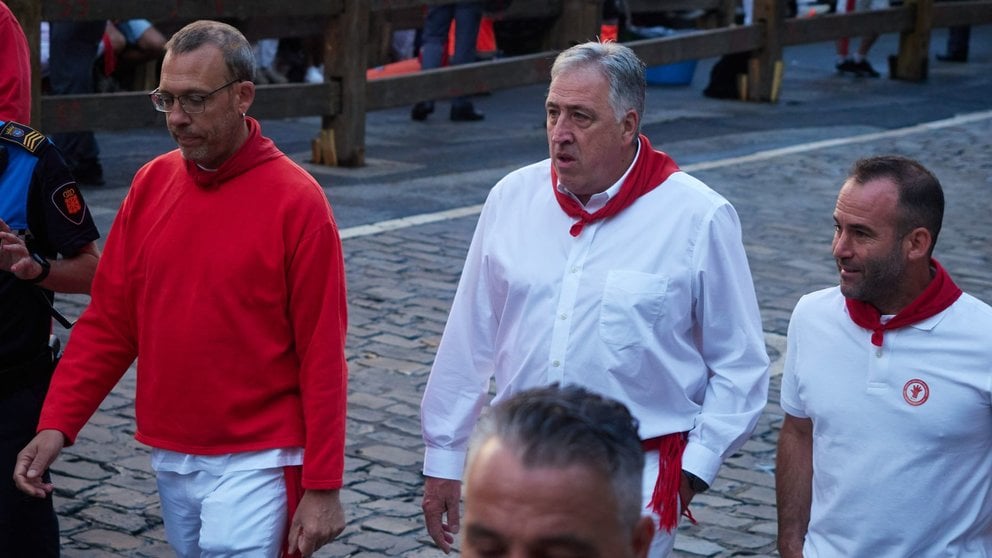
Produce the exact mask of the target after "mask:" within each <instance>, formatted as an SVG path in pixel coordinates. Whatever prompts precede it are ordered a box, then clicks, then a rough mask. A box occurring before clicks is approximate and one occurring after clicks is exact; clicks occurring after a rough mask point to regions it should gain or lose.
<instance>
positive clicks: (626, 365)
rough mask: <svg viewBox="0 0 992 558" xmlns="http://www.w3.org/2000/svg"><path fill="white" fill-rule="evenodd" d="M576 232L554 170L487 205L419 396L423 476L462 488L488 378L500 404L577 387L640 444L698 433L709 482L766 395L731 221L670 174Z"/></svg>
mask: <svg viewBox="0 0 992 558" xmlns="http://www.w3.org/2000/svg"><path fill="white" fill-rule="evenodd" d="M628 172H629V169H628ZM622 181H623V177H621V179H620V181H618V182H617V183H616V184H614V185H613V186H612V187H611V188H610V189H609V190H607V191H606V192H603V193H601V194H597V195H596V196H593V198H592V199H590V200H589V202H588V203H587V205H586V209H587V210H589V211H590V212H593V211H595V210H596V209H597V208H598V207H601V206H602V205H603V204H605V202H606V201H607V200H608V199H609V197H610V196H612V195H614V194H615V193H616V192H617V191H618V190H619V188H620V184H622ZM573 222H574V220H573V219H572V218H570V217H568V216H567V215H566V214H565V213H564V211H562V209H561V207H560V206H559V204H558V202H557V200H556V199H555V196H554V192H553V190H552V187H551V163H550V160H545V161H542V162H540V163H536V164H533V165H530V166H528V167H524V168H522V169H520V170H517V171H515V172H513V173H511V174H509V175H508V176H506V177H505V178H504V179H503V180H501V181H500V182H499V183H498V184H497V185H496V186H495V187H494V188H493V190H492V191H491V192H490V194H489V197H488V199H487V201H486V204H485V206H484V208H483V210H482V214H481V216H480V218H479V223H478V226H477V228H476V231H475V235H474V237H473V239H472V244H471V247H470V248H469V252H468V256H467V259H466V262H465V267H464V270H463V271H462V277H461V280H460V282H459V285H458V290H457V292H456V294H455V299H454V301H453V303H452V308H451V314H450V316H449V318H448V322H447V325H446V327H445V331H444V334H443V336H442V340H441V344H440V346H439V347H438V352H437V357H436V359H435V361H434V366H433V368H432V370H431V375H430V379H429V380H428V383H427V388H426V391H425V393H424V399H423V404H422V407H421V424H422V427H423V433H424V441H425V444H426V446H427V451H426V455H425V459H424V474H426V475H428V476H432V477H440V478H449V479H460V478H461V476H462V472H463V468H464V462H465V455H466V451H467V446H468V440H469V437H470V435H471V432H472V430H473V428H474V426H475V423H476V421H477V420H478V417H479V414H480V412H481V410H482V408H483V406H484V405H486V403H487V402H488V399H489V396H488V393H489V384H490V379H491V378H492V377H494V376H495V379H496V396H495V398H494V399H493V402H498V401H499V400H502V399H504V398H506V397H508V396H510V395H512V394H514V393H516V392H518V391H521V390H523V389H527V388H531V387H536V386H541V385H547V384H551V383H553V382H560V383H562V384H580V385H583V386H585V387H586V388H588V389H590V390H592V391H595V392H598V393H601V394H603V395H606V396H609V397H612V398H614V399H617V400H619V401H621V402H623V403H625V404H626V405H627V406H628V408H629V409H630V411H631V412H632V413H633V415H634V416H635V417H636V418H637V419H638V421H639V422H640V435H641V438H642V439H647V438H653V437H656V436H660V435H664V434H669V433H672V432H683V431H689V442H688V445H687V447H686V451H685V453H684V455H683V468H684V469H686V470H688V471H691V472H693V473H694V474H696V475H697V476H699V477H700V478H702V479H703V480H704V481H706V482H708V483H712V482H713V480H714V479H715V477H716V473H717V469H718V468H719V466H720V464H721V463H722V461H723V460H724V458H726V457H727V456H728V455H729V454H731V453H732V452H733V451H735V450H736V449H737V448H739V447H740V446H741V445H742V444H743V443H744V442H745V441H746V439H747V437H748V436H749V435H750V433H751V431H752V430H753V428H754V426H755V424H756V422H757V419H758V416H759V415H760V413H761V410H762V408H763V407H764V405H765V402H766V398H767V392H768V356H767V353H766V351H765V345H764V336H763V334H762V329H761V319H760V316H759V313H758V305H757V301H756V298H755V294H754V286H753V284H752V282H751V273H750V270H749V268H748V264H747V258H746V256H745V253H744V248H743V245H742V242H741V232H740V223H739V221H738V218H737V214H736V212H735V211H734V209H733V207H732V206H731V205H730V203H729V202H727V201H726V200H725V199H724V198H723V197H721V196H720V195H719V194H717V193H716V192H714V191H712V190H711V189H709V188H708V187H707V186H706V185H705V184H703V183H702V182H700V181H698V180H696V179H695V178H693V177H691V176H689V175H687V174H685V173H683V172H676V173H674V174H672V175H671V176H670V177H669V178H668V179H667V180H666V181H665V182H664V183H662V184H661V185H660V186H658V187H657V188H655V189H654V190H652V191H651V192H649V193H647V194H645V195H643V196H642V197H640V198H639V199H638V200H637V201H635V202H634V203H633V204H632V205H631V206H629V207H627V208H626V209H624V210H622V211H621V212H620V213H618V214H617V215H614V216H613V217H610V218H607V219H604V220H600V221H596V222H594V223H589V224H587V225H586V226H585V228H584V229H583V230H582V232H581V234H579V235H578V236H577V237H573V236H571V235H570V234H569V227H571V225H572V223H573Z"/></svg>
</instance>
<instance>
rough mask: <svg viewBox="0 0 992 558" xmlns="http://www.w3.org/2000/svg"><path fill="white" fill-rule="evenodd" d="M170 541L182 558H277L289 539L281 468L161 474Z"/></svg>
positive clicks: (284, 487) (166, 534)
mask: <svg viewBox="0 0 992 558" xmlns="http://www.w3.org/2000/svg"><path fill="white" fill-rule="evenodd" d="M156 480H157V482H158V492H159V498H160V499H161V501H162V519H163V521H164V522H165V536H166V539H167V540H168V541H169V544H170V545H171V546H172V548H173V550H175V552H176V556H177V557H178V558H229V557H230V558H233V557H236V556H237V557H245V558H256V557H257V558H277V557H278V556H279V553H280V551H281V550H282V543H283V541H284V539H285V538H286V536H287V533H286V521H287V520H286V479H285V475H284V473H283V469H282V468H281V467H278V468H270V469H253V470H248V471H233V472H228V473H224V474H222V475H214V474H211V473H207V472H203V471H195V472H192V473H189V474H180V473H173V472H169V471H159V472H158V473H156Z"/></svg>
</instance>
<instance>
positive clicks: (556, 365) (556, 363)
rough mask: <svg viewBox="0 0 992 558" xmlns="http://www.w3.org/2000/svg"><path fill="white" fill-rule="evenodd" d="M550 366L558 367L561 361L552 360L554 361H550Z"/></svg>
mask: <svg viewBox="0 0 992 558" xmlns="http://www.w3.org/2000/svg"><path fill="white" fill-rule="evenodd" d="M551 366H554V367H555V368H558V367H559V366H561V362H559V361H557V360H556V361H554V362H552V363H551Z"/></svg>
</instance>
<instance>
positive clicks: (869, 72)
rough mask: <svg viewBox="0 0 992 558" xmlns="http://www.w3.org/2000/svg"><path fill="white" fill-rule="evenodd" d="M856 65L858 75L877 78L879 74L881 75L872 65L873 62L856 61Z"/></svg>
mask: <svg viewBox="0 0 992 558" xmlns="http://www.w3.org/2000/svg"><path fill="white" fill-rule="evenodd" d="M854 67H855V69H856V71H857V72H858V75H859V76H861V77H873V78H877V77H878V76H879V75H881V74H879V73H878V72H876V71H875V68H872V67H871V64H869V63H868V61H867V60H862V61H861V62H855V63H854Z"/></svg>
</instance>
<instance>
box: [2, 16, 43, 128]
mask: <svg viewBox="0 0 992 558" xmlns="http://www.w3.org/2000/svg"><path fill="white" fill-rule="evenodd" d="M4 3H6V4H7V7H8V8H10V11H11V12H12V13H13V14H14V17H16V18H17V21H18V22H19V23H20V24H21V28H22V29H24V35H25V36H27V39H28V50H30V51H31V122H23V124H29V125H31V126H34V127H36V128H37V127H40V126H41V60H40V59H39V56H40V54H39V53H40V52H41V48H40V47H39V45H40V43H41V2H39V1H38V0H4ZM42 131H44V130H42Z"/></svg>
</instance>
